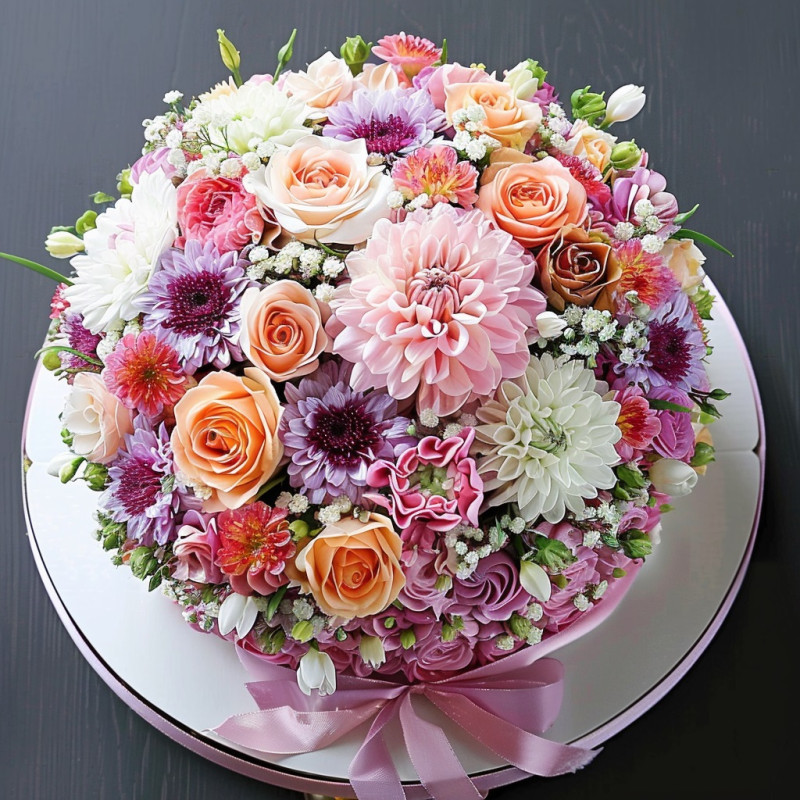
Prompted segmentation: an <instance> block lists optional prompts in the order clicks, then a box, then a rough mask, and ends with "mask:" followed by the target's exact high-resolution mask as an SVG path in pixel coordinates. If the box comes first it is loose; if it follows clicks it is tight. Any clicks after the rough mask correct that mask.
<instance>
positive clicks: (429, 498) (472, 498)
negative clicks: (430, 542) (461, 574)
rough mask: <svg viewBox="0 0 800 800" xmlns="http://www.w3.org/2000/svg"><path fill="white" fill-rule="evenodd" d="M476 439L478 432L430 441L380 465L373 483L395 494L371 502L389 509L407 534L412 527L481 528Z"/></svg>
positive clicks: (375, 497) (466, 431)
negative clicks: (473, 447) (472, 453)
mask: <svg viewBox="0 0 800 800" xmlns="http://www.w3.org/2000/svg"><path fill="white" fill-rule="evenodd" d="M474 439H475V429H474V428H464V429H463V430H462V431H461V432H460V433H458V434H457V435H456V436H451V437H450V438H448V439H440V438H439V437H438V436H426V437H425V438H424V439H422V440H421V441H420V442H419V444H418V445H417V446H416V447H411V448H409V449H408V450H405V451H403V452H402V453H401V454H400V456H399V457H398V458H397V459H396V461H387V460H385V459H381V460H380V461H376V462H375V463H374V464H373V465H372V466H371V467H370V468H369V470H368V471H367V483H368V484H369V485H370V486H372V487H373V488H376V489H383V488H388V489H389V493H390V494H389V496H388V497H387V496H385V495H382V494H377V493H370V494H368V495H367V497H368V498H369V499H370V500H372V501H373V502H375V503H377V504H378V505H381V506H383V507H384V508H386V509H388V511H389V513H390V514H391V515H392V517H393V518H394V521H395V522H396V523H397V524H398V526H399V527H400V528H401V530H402V529H404V528H407V527H409V526H410V525H411V524H412V523H424V526H425V527H426V528H428V529H429V530H432V531H448V530H450V529H451V528H454V527H455V526H456V525H458V523H459V522H468V523H469V524H471V525H477V524H478V511H479V509H480V505H481V503H482V502H483V480H482V479H481V477H480V475H478V468H477V466H476V465H475V461H474V459H472V458H470V455H469V449H470V446H471V445H472V442H473V440H474Z"/></svg>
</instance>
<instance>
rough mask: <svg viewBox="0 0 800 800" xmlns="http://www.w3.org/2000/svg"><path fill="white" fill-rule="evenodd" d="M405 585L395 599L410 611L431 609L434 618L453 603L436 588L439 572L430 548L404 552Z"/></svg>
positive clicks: (433, 553)
mask: <svg viewBox="0 0 800 800" xmlns="http://www.w3.org/2000/svg"><path fill="white" fill-rule="evenodd" d="M405 555H407V556H408V557H407V558H404V559H403V561H404V564H405V569H404V571H405V574H406V585H405V586H404V587H403V588H402V589H401V590H400V594H399V595H397V599H398V600H399V601H400V602H401V603H402V605H403V607H404V608H409V609H411V610H412V611H418V612H424V611H426V610H428V609H430V610H431V611H433V613H434V614H435V615H436V619H440V618H441V616H442V614H443V613H444V612H445V611H447V609H448V608H449V607H450V606H451V605H452V604H453V598H452V597H451V596H450V595H449V593H448V592H446V591H445V590H443V589H440V588H437V582H438V580H439V578H440V576H441V572H440V571H439V569H437V554H436V553H435V552H434V551H432V550H421V549H416V550H413V551H409V552H408V553H407V554H405V553H404V556H405Z"/></svg>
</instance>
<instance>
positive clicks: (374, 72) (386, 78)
mask: <svg viewBox="0 0 800 800" xmlns="http://www.w3.org/2000/svg"><path fill="white" fill-rule="evenodd" d="M354 80H355V82H356V86H357V87H358V88H360V89H368V90H370V91H381V92H390V91H391V90H392V89H396V88H397V87H398V86H399V85H400V79H399V78H398V77H397V73H396V72H395V71H394V69H393V68H392V65H391V64H380V65H377V64H364V71H363V72H359V74H358V75H356V77H355V79H354Z"/></svg>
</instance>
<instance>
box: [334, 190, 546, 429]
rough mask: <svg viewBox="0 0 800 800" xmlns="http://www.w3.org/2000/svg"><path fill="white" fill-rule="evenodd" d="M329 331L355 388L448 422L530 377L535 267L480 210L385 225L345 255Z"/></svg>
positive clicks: (538, 299) (536, 310)
mask: <svg viewBox="0 0 800 800" xmlns="http://www.w3.org/2000/svg"><path fill="white" fill-rule="evenodd" d="M347 268H348V271H349V274H350V278H351V282H350V283H348V284H343V285H341V286H339V287H337V289H336V294H335V296H334V299H333V301H332V303H331V309H332V311H333V316H332V317H331V319H330V320H329V321H328V327H327V331H328V333H329V335H331V337H332V338H335V341H334V344H333V352H334V353H336V354H338V355H341V356H342V357H343V358H344V359H346V360H348V361H351V362H353V363H354V364H355V367H354V368H353V372H352V374H351V378H350V383H351V386H352V387H353V388H354V389H357V390H366V389H370V388H379V387H387V388H388V390H389V394H391V395H392V397H394V398H396V399H398V400H403V399H405V398H408V397H411V396H413V395H415V394H416V399H417V408H418V409H420V410H421V409H426V408H432V409H433V410H434V411H435V412H436V413H437V414H438V415H440V416H445V415H448V414H452V413H454V412H455V411H457V410H458V409H459V408H461V406H463V405H464V403H466V402H467V401H468V400H469V399H470V397H472V396H473V395H488V394H490V393H491V392H493V391H494V390H495V389H496V388H497V387H498V386H499V385H500V382H501V381H503V380H505V379H507V378H516V377H519V376H520V375H522V374H523V373H524V372H525V369H526V368H527V366H528V363H529V361H530V354H529V352H528V345H529V344H530V343H532V342H533V341H534V340H535V338H536V336H537V328H536V316H537V315H538V314H540V313H541V312H542V311H544V310H545V307H546V301H545V298H544V295H543V294H542V293H541V292H540V291H539V290H538V289H535V288H533V287H532V286H531V280H532V278H533V277H534V274H535V270H536V264H535V261H534V260H533V257H532V256H531V255H530V254H529V253H528V252H527V251H526V250H525V249H524V248H523V247H522V246H521V245H520V244H518V243H517V242H515V241H514V239H513V237H512V236H511V235H510V234H508V233H505V232H504V231H501V230H498V229H496V228H494V227H493V226H492V224H491V223H490V222H489V221H488V220H487V219H486V217H485V216H484V215H483V214H482V213H481V212H480V211H468V212H464V211H460V210H457V209H455V208H453V207H452V206H449V205H444V204H439V205H437V206H435V207H434V208H433V210H432V211H430V212H427V211H425V210H423V209H421V210H419V211H416V212H414V213H413V214H409V215H408V216H407V217H406V219H405V220H404V221H403V222H400V223H395V224H393V223H391V222H389V220H386V219H383V220H379V221H378V222H377V224H376V225H375V227H374V229H373V235H372V237H371V238H370V240H369V241H368V242H367V245H366V247H364V248H363V249H361V250H354V251H353V252H351V253H350V254H349V255H348V256H347Z"/></svg>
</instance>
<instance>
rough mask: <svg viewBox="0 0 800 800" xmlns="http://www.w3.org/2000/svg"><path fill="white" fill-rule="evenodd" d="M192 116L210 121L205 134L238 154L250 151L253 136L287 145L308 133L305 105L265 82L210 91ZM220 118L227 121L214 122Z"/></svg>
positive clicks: (307, 113) (264, 140)
mask: <svg viewBox="0 0 800 800" xmlns="http://www.w3.org/2000/svg"><path fill="white" fill-rule="evenodd" d="M193 115H194V117H195V118H196V119H201V120H210V123H209V127H208V133H209V137H210V138H211V141H212V142H213V143H214V144H216V145H219V146H220V147H225V148H228V147H229V148H230V149H231V150H233V151H235V152H236V153H239V154H243V153H247V152H248V151H249V150H250V142H251V141H252V140H253V139H258V140H261V141H262V143H263V142H267V141H269V142H272V144H273V145H275V144H283V145H286V146H287V147H288V146H289V145H291V144H294V143H295V142H296V141H297V140H298V139H299V138H300V137H301V136H307V135H308V133H309V129H308V128H306V127H304V125H303V123H304V122H305V121H306V119H307V118H308V115H309V108H308V106H306V104H305V103H304V102H303V101H302V100H298V99H296V98H295V99H293V98H291V97H289V96H288V95H287V94H286V93H285V92H282V91H281V90H280V89H278V88H277V87H275V86H273V84H271V83H270V82H269V81H265V82H263V83H258V84H252V83H245V84H242V86H240V87H239V88H238V89H236V90H235V91H228V92H226V93H221V94H217V95H213V94H212V95H211V96H209V97H208V98H207V99H203V100H201V102H200V103H198V104H197V106H196V107H195V109H194V111H193ZM221 121H224V122H225V123H227V124H225V125H223V126H220V125H218V124H215V123H219V122H221Z"/></svg>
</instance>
